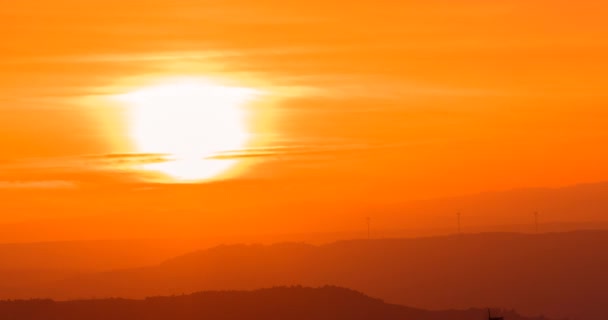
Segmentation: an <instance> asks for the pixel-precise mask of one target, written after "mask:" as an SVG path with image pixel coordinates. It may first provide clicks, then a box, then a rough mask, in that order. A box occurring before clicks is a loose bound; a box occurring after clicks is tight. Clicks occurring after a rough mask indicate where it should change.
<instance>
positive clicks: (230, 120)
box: [120, 79, 257, 181]
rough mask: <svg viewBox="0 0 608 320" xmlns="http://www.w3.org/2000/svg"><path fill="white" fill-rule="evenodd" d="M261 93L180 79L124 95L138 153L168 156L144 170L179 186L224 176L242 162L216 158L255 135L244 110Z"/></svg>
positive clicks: (236, 148)
mask: <svg viewBox="0 0 608 320" xmlns="http://www.w3.org/2000/svg"><path fill="white" fill-rule="evenodd" d="M256 94H257V91H256V90H254V89H249V88H241V87H230V86H222V85H217V84H213V83H212V82H209V81H204V80H198V79H178V80H172V81H164V82H162V83H159V84H156V85H151V86H148V87H143V88H140V89H138V90H135V91H132V92H129V93H126V94H123V95H121V96H120V99H121V100H122V101H124V102H126V103H127V105H128V118H129V120H128V121H129V128H130V129H129V136H130V138H131V140H132V142H133V143H134V145H135V147H136V148H137V152H139V153H145V154H162V155H165V156H166V157H167V161H163V162H157V163H148V164H144V165H141V169H144V170H148V171H156V172H159V173H162V174H164V175H166V176H168V177H171V178H172V179H175V180H179V181H201V180H208V179H211V178H214V177H218V176H219V175H221V174H223V173H225V172H226V171H228V170H229V169H230V168H232V167H233V166H234V165H235V164H236V162H237V161H236V160H223V159H222V160H220V159H213V156H214V155H217V154H218V153H220V152H223V151H233V150H240V149H242V148H244V147H246V144H247V142H248V140H249V138H250V134H249V132H248V130H247V121H246V120H247V119H246V118H247V114H246V112H245V108H244V107H245V105H246V104H247V103H249V102H250V101H251V100H252V99H253V98H254V97H255V96H256Z"/></svg>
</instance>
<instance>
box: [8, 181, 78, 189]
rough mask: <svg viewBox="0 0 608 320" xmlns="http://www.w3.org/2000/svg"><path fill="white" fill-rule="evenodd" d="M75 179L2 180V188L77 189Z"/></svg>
mask: <svg viewBox="0 0 608 320" xmlns="http://www.w3.org/2000/svg"><path fill="white" fill-rule="evenodd" d="M77 187H78V186H77V184H76V183H75V182H73V181H63V180H48V181H0V189H75V188H77Z"/></svg>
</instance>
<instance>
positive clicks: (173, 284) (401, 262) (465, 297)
mask: <svg viewBox="0 0 608 320" xmlns="http://www.w3.org/2000/svg"><path fill="white" fill-rule="evenodd" d="M606 252H608V231H580V232H569V233H552V234H539V235H530V234H514V233H488V234H463V235H460V236H458V235H454V236H445V237H429V238H414V239H378V240H373V239H372V240H353V241H341V242H336V243H331V244H327V245H321V246H313V245H307V244H300V243H283V244H275V245H230V246H219V247H215V248H212V249H208V250H202V251H197V252H193V253H190V254H187V255H183V256H180V257H177V258H174V259H171V260H168V261H166V262H164V263H162V264H160V265H156V266H152V267H146V268H137V269H126V270H120V271H113V272H103V273H95V274H90V275H83V276H77V277H72V278H69V279H66V280H62V281H59V282H55V283H53V284H51V285H48V286H45V287H37V288H31V289H30V290H29V291H28V292H27V295H26V296H23V295H21V296H18V295H16V294H15V293H14V292H10V291H9V292H4V293H2V294H1V297H4V298H15V297H23V298H30V297H42V298H48V297H50V298H58V299H80V298H91V297H98V298H102V297H125V298H143V297H146V296H153V295H172V294H184V293H186V294H187V293H192V292H197V291H201V290H252V289H257V288H267V287H272V286H285V285H287V286H289V285H299V284H301V285H305V286H324V285H337V286H341V287H347V288H353V289H355V290H359V291H361V292H365V293H367V294H370V295H372V296H375V297H379V298H382V299H384V300H386V301H387V302H389V303H398V304H404V305H410V306H413V307H418V308H425V309H434V310H437V309H454V308H457V309H463V308H469V307H485V306H498V307H504V308H514V309H516V310H518V311H519V312H522V314H527V315H539V314H546V315H548V316H551V317H555V318H563V317H568V318H570V319H574V320H579V319H580V320H596V319H597V320H600V319H605V315H604V309H605V308H604V307H605V306H604V304H605V299H604V295H603V293H604V292H605V288H608V276H607V275H606V270H608V255H607V254H606Z"/></svg>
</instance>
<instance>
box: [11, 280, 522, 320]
mask: <svg viewBox="0 0 608 320" xmlns="http://www.w3.org/2000/svg"><path fill="white" fill-rule="evenodd" d="M501 314H503V315H505V316H506V319H508V320H533V319H532V318H524V317H522V316H519V315H517V314H515V313H514V312H512V311H510V312H506V311H501ZM485 317H486V311H485V310H480V309H469V310H463V311H425V310H420V309H414V308H408V307H404V306H399V305H392V304H387V303H384V302H383V301H382V300H379V299H374V298H370V297H368V296H365V295H363V294H361V293H358V292H356V291H352V290H348V289H343V288H338V287H327V286H326V287H322V288H303V287H277V288H272V289H261V290H255V291H215V292H200V293H195V294H191V295H182V296H170V297H153V298H146V299H144V300H126V299H104V300H80V301H64V302H55V301H52V300H29V301H3V302H0V319H12V320H84V319H87V320H107V319H113V320H123V319H124V320H132V319H141V320H161V319H163V320H165V319H172V320H190V319H192V320H193V319H224V320H232V319H234V320H247V319H252V320H253V319H265V320H273V319H276V320H279V319H280V320H283V319H292V320H299V319H301V320H305V319H310V320H313V319H314V320H321V319H328V320H329V319H331V320H340V319H348V320H357V319H383V320H392V319H395V320H482V319H486V318H485Z"/></svg>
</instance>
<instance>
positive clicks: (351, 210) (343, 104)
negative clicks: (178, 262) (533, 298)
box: [0, 0, 608, 234]
mask: <svg viewBox="0 0 608 320" xmlns="http://www.w3.org/2000/svg"><path fill="white" fill-rule="evenodd" d="M606 16H608V5H607V4H603V3H602V2H601V1H591V0H586V1H577V2H572V1H545V0H543V1H524V0H513V1H481V0H465V1H448V0H443V1H440V0H434V1H405V2H402V1H393V0H390V1H389V0H378V1H341V0H340V1H302V2H297V3H295V2H290V1H278V0H262V1H245V0H229V1H193V0H176V1H166V0H162V1H161V0H148V1H144V0H134V1H117V0H104V1H100V0H91V1H80V0H55V1H44V0H43V1H40V0H36V1H34V0H21V1H5V3H3V4H2V9H0V19H1V20H2V26H3V28H1V29H0V38H1V39H3V40H2V42H0V70H1V71H2V72H0V146H1V148H0V224H1V223H12V222H23V221H32V220H39V219H43V220H46V219H64V218H74V217H89V216H112V217H121V219H125V221H126V220H129V221H131V220H133V221H142V220H146V221H150V223H151V224H155V225H156V224H161V225H162V223H165V222H167V221H172V222H174V226H175V227H174V228H175V230H174V232H175V233H176V234H178V233H179V230H180V228H181V227H180V226H184V225H189V224H190V223H191V222H193V221H194V222H197V223H199V222H203V221H206V222H208V223H211V224H212V225H213V226H214V227H213V228H214V232H216V233H222V232H234V233H238V232H254V229H259V228H261V229H263V230H264V231H265V232H266V231H277V230H283V231H285V230H286V231H290V230H293V231H302V230H303V229H307V228H308V229H310V230H316V229H319V230H332V229H335V230H341V229H344V228H347V229H348V228H350V226H351V225H353V224H356V223H359V222H358V221H359V220H358V219H360V218H361V217H364V216H365V213H364V212H361V211H363V209H362V208H367V207H369V206H374V205H382V204H385V203H396V202H400V201H407V200H413V199H424V198H435V197H443V196H451V195H460V194H468V193H475V192H482V191H487V190H503V189H511V188H520V187H533V186H547V187H556V186H563V185H570V184H576V183H581V182H593V181H603V180H607V179H608V167H607V166H606V163H608V152H607V151H606V148H605V147H604V146H605V145H606V141H608V140H607V139H608V129H607V128H608V126H607V124H608V109H607V108H606V105H607V103H608V95H607V92H608V81H607V80H606V77H605V75H606V74H608V60H606V57H607V56H608V24H607V23H606V22H605V17H606ZM181 76H194V77H205V78H210V79H216V80H217V81H219V82H222V83H223V82H225V83H230V84H234V85H237V86H242V87H247V88H262V89H264V90H266V91H267V94H265V95H264V96H263V97H262V98H260V99H259V100H257V101H256V102H255V103H253V104H252V105H250V106H248V111H249V112H250V114H251V118H250V119H249V122H250V123H249V127H250V130H251V134H252V136H253V141H254V142H253V143H252V144H251V145H248V146H247V147H245V148H243V149H242V150H226V151H230V152H232V153H233V154H236V155H235V156H234V158H235V159H237V160H239V161H241V162H242V163H244V164H246V165H247V166H246V168H247V169H246V170H243V171H242V172H240V173H239V174H238V175H236V176H233V177H231V179H230V180H228V181H223V182H217V181H216V182H205V183H197V184H172V183H165V184H157V183H152V182H150V181H149V180H147V179H146V177H145V175H143V174H142V173H141V172H137V171H133V170H130V169H129V166H128V165H129V164H133V163H138V162H146V161H151V160H150V157H154V156H155V155H148V154H145V155H138V154H137V152H138V151H137V150H135V149H134V148H133V144H132V142H131V141H130V140H129V136H128V130H129V129H128V128H129V121H128V119H127V118H126V116H125V113H126V111H125V110H124V107H121V106H117V105H113V104H111V103H109V102H108V100H107V98H108V97H110V96H112V95H117V94H123V93H125V92H128V91H129V90H134V89H136V88H138V87H142V86H145V85H146V84H147V83H148V82H149V81H155V80H156V79H163V78H166V77H181ZM309 208H310V210H309ZM313 208H314V209H313ZM319 208H323V209H319ZM311 211H314V212H311ZM349 219H350V220H349ZM176 220H179V222H175V221H176ZM234 221H241V222H240V223H239V222H237V223H235V222H234ZM254 221H258V222H259V224H260V225H265V226H266V227H260V225H257V224H256V222H254ZM271 221H272V222H271ZM306 221H308V222H306ZM352 221H357V222H352ZM307 223H308V224H307ZM50 225H52V224H50ZM235 225H236V226H235ZM157 227H158V226H157ZM157 227H154V228H157ZM154 228H152V229H151V230H155V229H154ZM125 233H128V231H125Z"/></svg>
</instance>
